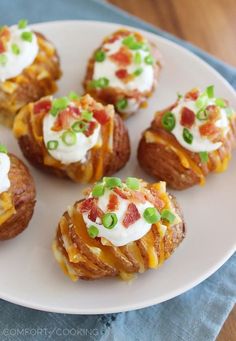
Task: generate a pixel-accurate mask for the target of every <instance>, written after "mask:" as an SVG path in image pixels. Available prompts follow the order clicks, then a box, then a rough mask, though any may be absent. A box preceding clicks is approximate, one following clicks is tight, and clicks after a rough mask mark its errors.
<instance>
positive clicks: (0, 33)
mask: <svg viewBox="0 0 236 341" xmlns="http://www.w3.org/2000/svg"><path fill="white" fill-rule="evenodd" d="M10 36H11V33H10V30H9V28H8V27H7V26H4V27H2V29H1V30H0V53H3V52H5V51H6V47H7V42H8V41H9V39H10Z"/></svg>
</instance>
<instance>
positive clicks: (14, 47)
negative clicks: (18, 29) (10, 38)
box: [11, 44, 20, 55]
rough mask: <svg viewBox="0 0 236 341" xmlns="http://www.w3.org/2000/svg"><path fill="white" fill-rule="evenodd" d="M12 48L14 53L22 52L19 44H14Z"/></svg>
mask: <svg viewBox="0 0 236 341" xmlns="http://www.w3.org/2000/svg"><path fill="white" fill-rule="evenodd" d="M11 50H12V53H14V54H15V55H19V54H20V48H19V46H18V45H17V44H12V46H11Z"/></svg>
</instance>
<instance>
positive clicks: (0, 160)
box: [0, 153, 11, 194]
mask: <svg viewBox="0 0 236 341" xmlns="http://www.w3.org/2000/svg"><path fill="white" fill-rule="evenodd" d="M10 166H11V164H10V158H9V156H8V155H7V154H5V153H0V194H1V193H3V192H6V191H8V189H9V188H10V180H9V177H8V173H9V171H10Z"/></svg>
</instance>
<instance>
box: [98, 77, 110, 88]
mask: <svg viewBox="0 0 236 341" xmlns="http://www.w3.org/2000/svg"><path fill="white" fill-rule="evenodd" d="M98 85H99V88H106V87H107V86H108V85H109V79H107V78H106V77H102V78H99V80H98Z"/></svg>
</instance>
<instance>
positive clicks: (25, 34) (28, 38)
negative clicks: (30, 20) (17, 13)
mask: <svg viewBox="0 0 236 341" xmlns="http://www.w3.org/2000/svg"><path fill="white" fill-rule="evenodd" d="M21 38H22V39H23V40H24V41H28V42H29V43H31V42H32V40H33V33H32V32H22V33H21Z"/></svg>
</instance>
